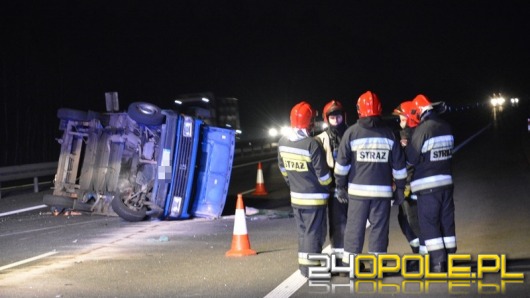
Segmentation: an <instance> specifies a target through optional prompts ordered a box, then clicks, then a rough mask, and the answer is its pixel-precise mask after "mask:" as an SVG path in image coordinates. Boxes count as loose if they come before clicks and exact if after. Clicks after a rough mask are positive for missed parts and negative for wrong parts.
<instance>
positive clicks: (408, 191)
mask: <svg viewBox="0 0 530 298" xmlns="http://www.w3.org/2000/svg"><path fill="white" fill-rule="evenodd" d="M404 193H405V198H408V197H410V185H408V184H407V185H405V192H404Z"/></svg>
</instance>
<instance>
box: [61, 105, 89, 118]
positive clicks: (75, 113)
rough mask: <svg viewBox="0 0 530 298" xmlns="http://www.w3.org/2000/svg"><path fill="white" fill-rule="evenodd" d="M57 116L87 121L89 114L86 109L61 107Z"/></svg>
mask: <svg viewBox="0 0 530 298" xmlns="http://www.w3.org/2000/svg"><path fill="white" fill-rule="evenodd" d="M57 118H59V119H63V120H74V121H87V118H88V116H87V112H85V111H80V110H74V109H68V108H60V109H58V110H57Z"/></svg>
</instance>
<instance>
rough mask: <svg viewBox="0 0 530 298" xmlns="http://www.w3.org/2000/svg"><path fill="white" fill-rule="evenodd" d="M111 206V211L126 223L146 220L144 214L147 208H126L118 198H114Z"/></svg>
mask: <svg viewBox="0 0 530 298" xmlns="http://www.w3.org/2000/svg"><path fill="white" fill-rule="evenodd" d="M110 204H111V206H112V210H114V212H116V214H118V215H119V216H120V217H121V218H123V219H125V220H126V221H131V222H136V221H142V220H144V219H146V217H147V216H146V212H147V207H145V206H141V207H135V206H130V207H129V206H127V205H125V203H124V202H123V201H122V200H121V199H120V198H119V197H115V198H114V199H113V200H112V202H111V203H110Z"/></svg>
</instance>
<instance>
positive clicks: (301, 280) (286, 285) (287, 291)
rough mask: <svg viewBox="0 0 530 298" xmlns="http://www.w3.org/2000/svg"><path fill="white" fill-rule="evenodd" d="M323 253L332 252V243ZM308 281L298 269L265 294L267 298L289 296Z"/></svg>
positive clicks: (285, 297)
mask: <svg viewBox="0 0 530 298" xmlns="http://www.w3.org/2000/svg"><path fill="white" fill-rule="evenodd" d="M322 253H327V254H329V253H331V245H328V246H326V247H325V248H324V249H323V250H322ZM306 282H307V278H306V277H304V276H303V275H302V274H301V273H300V271H298V270H296V271H295V272H294V273H293V274H291V276H289V277H288V278H287V279H286V280H284V281H283V282H282V283H281V284H279V285H278V286H277V287H276V288H275V289H274V290H272V291H271V292H270V293H269V294H267V295H265V298H276V297H281V298H287V297H291V295H293V294H294V293H296V291H298V289H300V288H301V287H302V286H303V285H304V284H305V283H306Z"/></svg>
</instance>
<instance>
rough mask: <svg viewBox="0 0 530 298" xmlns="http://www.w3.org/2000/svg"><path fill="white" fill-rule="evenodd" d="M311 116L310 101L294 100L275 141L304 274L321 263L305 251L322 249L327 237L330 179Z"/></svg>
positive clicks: (320, 250)
mask: <svg viewBox="0 0 530 298" xmlns="http://www.w3.org/2000/svg"><path fill="white" fill-rule="evenodd" d="M314 116H315V113H314V110H313V108H312V107H311V105H310V104H308V103H307V102H305V101H302V102H300V103H298V104H296V105H295V106H294V107H293V108H292V110H291V132H290V134H289V135H288V136H283V137H282V138H280V140H279V141H278V166H279V168H280V171H281V173H282V175H283V177H284V179H285V182H286V183H287V185H288V186H289V190H290V196H291V205H292V207H293V212H294V217H295V220H296V227H297V229H298V265H299V268H300V273H301V274H302V275H303V276H305V277H307V276H308V273H309V267H310V266H320V262H319V261H314V260H309V259H308V254H310V253H321V252H322V246H323V245H324V241H325V240H326V231H327V214H326V209H327V208H326V207H327V204H328V198H329V185H330V184H331V179H332V177H331V175H332V174H331V172H330V170H329V167H328V166H327V164H326V156H325V152H324V149H323V148H322V145H321V144H320V143H319V142H318V141H317V140H316V139H315V138H313V137H311V136H310V132H311V130H312V126H313V120H314Z"/></svg>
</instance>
